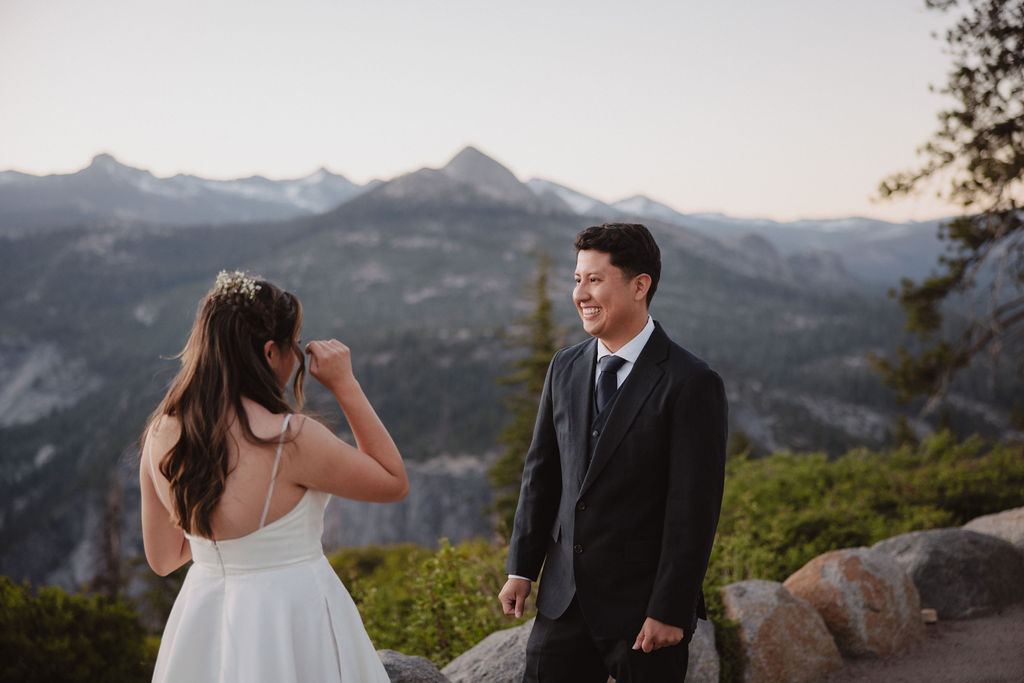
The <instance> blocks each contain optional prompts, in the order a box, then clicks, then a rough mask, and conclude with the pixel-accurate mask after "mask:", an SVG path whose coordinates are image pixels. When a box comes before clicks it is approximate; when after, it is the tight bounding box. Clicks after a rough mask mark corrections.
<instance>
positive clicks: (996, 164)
mask: <svg viewBox="0 0 1024 683" xmlns="http://www.w3.org/2000/svg"><path fill="white" fill-rule="evenodd" d="M925 4H926V5H927V6H928V7H929V8H931V9H937V10H939V11H947V10H949V9H951V8H961V9H963V15H962V17H961V18H960V19H959V20H958V21H957V23H956V24H955V25H954V26H953V27H952V28H951V29H949V30H948V31H947V33H946V36H945V38H946V43H947V44H948V46H949V52H950V54H951V55H952V57H953V70H952V71H951V72H950V73H949V75H948V78H947V81H946V86H945V87H944V88H943V89H942V90H941V92H942V93H943V94H945V95H949V96H951V97H952V98H953V99H954V100H955V101H956V105H955V106H953V107H952V108H950V109H948V110H946V111H943V112H940V113H939V130H938V131H937V132H936V133H935V134H934V135H933V136H932V139H931V141H930V142H928V143H927V144H926V145H925V146H924V147H923V148H922V150H921V152H922V153H923V154H924V155H925V156H926V158H927V161H926V162H925V164H924V166H923V167H922V168H920V169H918V170H916V171H911V172H906V173H900V174H897V175H894V176H892V177H890V178H888V179H886V180H885V181H883V182H882V184H881V186H880V188H879V191H880V194H881V195H882V196H883V197H891V196H897V195H903V194H908V193H910V192H912V191H913V190H914V189H915V188H919V187H920V186H921V185H923V184H924V183H925V181H928V180H934V179H936V178H943V179H948V180H949V181H950V184H949V186H948V187H947V189H946V190H945V191H943V192H940V195H941V196H945V198H947V199H949V200H950V201H952V202H955V203H957V204H959V205H960V206H961V207H963V209H964V211H965V212H970V215H964V216H961V217H959V218H956V219H955V220H953V221H951V222H950V223H949V224H948V225H945V226H943V228H942V230H941V231H940V237H942V238H943V239H945V240H946V241H947V242H948V245H949V254H948V255H945V256H942V257H941V258H940V266H941V268H942V272H939V273H935V274H933V275H932V276H931V277H929V278H927V279H925V280H924V281H923V282H921V283H920V284H917V283H914V282H913V281H911V280H908V279H904V280H903V281H902V285H901V291H900V293H899V302H900V305H901V306H902V307H903V310H904V312H905V313H906V317H907V320H906V327H907V329H908V330H910V331H912V332H916V333H918V335H919V336H920V337H921V339H922V341H923V342H929V341H932V340H934V339H935V337H936V336H937V335H938V334H939V333H940V332H941V329H940V328H941V325H942V321H943V316H942V312H941V311H940V308H941V306H942V304H943V303H944V302H946V301H947V300H949V299H950V297H951V295H953V294H954V293H956V292H967V293H971V292H972V291H973V290H974V289H975V287H976V285H978V284H979V282H978V280H979V279H983V280H984V281H985V282H982V283H980V284H984V285H985V289H987V290H988V292H987V295H988V297H987V298H988V304H987V306H988V310H987V312H986V313H985V314H984V315H982V316H980V317H978V318H975V319H972V320H971V321H970V322H969V324H968V325H967V327H966V329H965V330H963V331H962V333H961V335H960V339H959V340H958V341H957V342H956V343H955V344H950V343H949V342H947V341H943V340H941V339H939V340H935V341H934V343H933V344H932V345H931V346H929V347H927V348H924V349H922V350H921V351H920V352H919V353H918V354H917V355H914V354H911V353H909V352H907V350H906V349H905V348H900V350H899V352H898V354H899V355H898V360H897V362H896V363H895V364H893V363H890V362H888V361H886V360H882V359H879V358H873V359H872V360H873V363H874V365H875V367H876V368H877V369H878V370H879V371H880V372H881V373H882V375H883V377H884V380H885V382H886V384H888V385H889V386H890V387H892V388H893V389H896V390H897V391H898V392H899V394H900V397H901V398H902V399H903V400H908V399H909V398H910V397H912V396H915V395H918V394H931V395H932V396H933V397H935V396H940V395H942V394H944V393H945V391H946V389H947V387H948V385H949V383H950V381H951V380H952V378H953V376H954V375H955V374H956V373H957V372H958V371H959V370H961V369H962V368H964V367H965V366H966V365H967V364H968V363H969V361H970V359H971V358H973V357H974V356H976V355H977V354H980V353H982V352H987V353H989V355H990V356H991V357H992V358H993V359H995V358H996V357H997V356H998V354H999V352H1000V350H1001V348H1002V345H1003V342H1004V340H1006V339H1007V338H1008V330H1009V329H1010V328H1012V327H1014V326H1015V325H1018V324H1020V323H1022V322H1024V215H1022V213H1021V211H1020V205H1019V200H1020V198H1021V196H1022V188H1024V116H1022V111H1024V0H925ZM890 293H891V294H893V295H894V296H895V292H890Z"/></svg>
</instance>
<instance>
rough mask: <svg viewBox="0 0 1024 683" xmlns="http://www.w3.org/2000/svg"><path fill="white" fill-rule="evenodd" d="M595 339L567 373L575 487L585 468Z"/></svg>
mask: <svg viewBox="0 0 1024 683" xmlns="http://www.w3.org/2000/svg"><path fill="white" fill-rule="evenodd" d="M596 349H597V340H596V339H592V340H591V341H590V343H589V344H586V345H585V346H584V347H583V352H582V353H580V354H579V355H577V356H576V359H575V360H574V361H573V364H572V374H571V375H570V376H569V386H568V389H569V396H568V397H567V399H568V401H567V403H568V405H569V406H571V408H570V410H571V411H572V412H571V414H570V416H569V418H570V419H569V440H568V443H570V444H572V446H573V452H572V456H571V457H570V460H569V466H570V467H571V468H572V474H573V475H574V477H575V480H576V487H577V489H578V488H579V487H580V486H581V485H582V484H583V476H584V475H585V474H586V471H587V433H588V432H589V430H590V416H591V412H592V408H591V406H592V405H593V404H594V366H595V364H596V363H597V350H596Z"/></svg>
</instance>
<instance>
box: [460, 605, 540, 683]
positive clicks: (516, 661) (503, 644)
mask: <svg viewBox="0 0 1024 683" xmlns="http://www.w3.org/2000/svg"><path fill="white" fill-rule="evenodd" d="M531 630H533V619H530V620H529V621H528V622H526V623H525V624H523V625H522V626H516V627H515V628H507V629H504V630H502V631H495V632H494V633H492V634H491V635H489V636H487V637H486V638H484V639H483V640H481V641H480V642H479V643H477V644H476V645H475V646H473V647H472V648H470V649H469V650H466V651H465V652H463V653H462V654H461V655H459V656H458V657H456V658H455V659H453V660H452V661H450V662H448V665H447V666H446V667H444V668H443V669H442V670H441V672H442V673H443V674H444V675H445V676H447V677H448V680H450V681H451V682H452V683H477V682H479V683H519V682H520V681H521V680H523V672H524V671H526V641H527V640H529V639H530V631H531Z"/></svg>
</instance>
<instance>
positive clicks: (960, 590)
mask: <svg viewBox="0 0 1024 683" xmlns="http://www.w3.org/2000/svg"><path fill="white" fill-rule="evenodd" d="M872 549H873V550H877V551H879V552H882V553H885V554H887V555H889V556H891V557H892V558H893V559H894V560H896V562H897V563H899V564H900V566H902V567H903V569H904V570H905V571H906V572H907V573H908V574H909V575H910V578H911V579H912V580H913V581H914V585H915V586H916V587H917V592H918V594H919V595H920V597H921V606H922V607H931V608H934V609H935V610H936V611H937V612H938V613H939V618H940V619H969V618H971V617H977V616H982V615H984V614H987V613H989V612H991V611H992V610H994V609H998V608H999V607H1002V606H1004V605H1009V604H1012V603H1015V602H1017V601H1019V600H1024V553H1021V552H1020V551H1019V550H1018V549H1017V548H1016V547H1015V546H1013V545H1012V544H1011V543H1010V542H1009V541H1004V540H1003V539H1001V538H996V537H995V536H988V535H985V534H979V533H977V532H975V531H969V530H966V529H933V530H931V531H912V532H910V533H908V534H902V535H900V536H895V537H893V538H890V539H887V540H884V541H881V542H879V543H876V544H875V545H873V546H872Z"/></svg>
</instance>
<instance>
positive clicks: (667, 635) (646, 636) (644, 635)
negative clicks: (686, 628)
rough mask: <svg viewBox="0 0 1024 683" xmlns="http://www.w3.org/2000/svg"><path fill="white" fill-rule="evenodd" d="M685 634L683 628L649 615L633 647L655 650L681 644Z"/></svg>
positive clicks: (635, 648) (649, 650) (647, 650)
mask: <svg viewBox="0 0 1024 683" xmlns="http://www.w3.org/2000/svg"><path fill="white" fill-rule="evenodd" d="M684 635H685V633H684V632H683V629H681V628H679V627H678V626H672V625H670V624H666V623H665V622H663V621H658V620H657V619H652V618H651V617H647V619H645V620H644V625H643V626H642V627H641V628H640V633H639V634H637V637H636V642H635V643H633V649H634V650H643V651H644V652H653V651H654V650H657V649H659V648H663V647H668V646H669V645H677V644H679V642H680V641H681V640H682V639H683V636H684Z"/></svg>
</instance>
